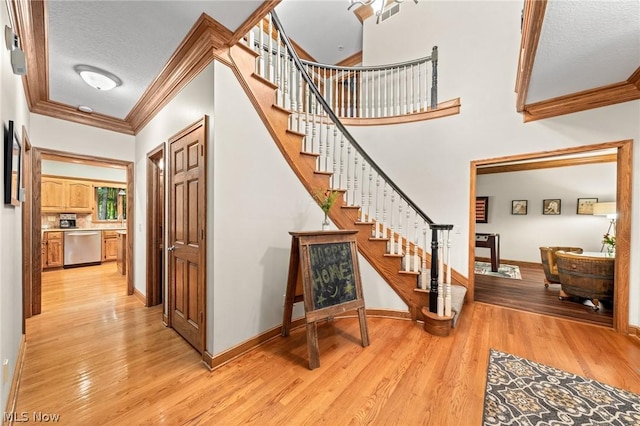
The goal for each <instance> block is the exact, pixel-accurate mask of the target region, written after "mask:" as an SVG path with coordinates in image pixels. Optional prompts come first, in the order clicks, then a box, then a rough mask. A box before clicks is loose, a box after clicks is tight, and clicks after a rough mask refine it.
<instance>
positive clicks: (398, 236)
mask: <svg viewBox="0 0 640 426" xmlns="http://www.w3.org/2000/svg"><path fill="white" fill-rule="evenodd" d="M278 28H280V25H279V22H278V21H277V17H276V16H275V14H274V16H272V17H271V16H269V15H268V16H267V18H265V20H263V22H262V23H261V24H260V25H259V28H256V29H254V30H252V32H251V33H250V34H249V35H248V36H247V37H246V39H245V43H246V44H243V43H239V44H237V45H235V46H233V47H231V48H230V49H229V51H228V58H226V59H228V64H229V65H230V66H231V68H232V69H233V71H234V73H235V74H236V76H237V77H238V80H239V81H240V84H241V85H242V87H243V88H244V90H245V92H246V93H247V95H248V97H249V99H250V100H251V102H252V103H253V105H254V107H255V109H256V111H257V112H258V114H259V116H260V117H261V119H262V120H263V122H264V123H265V125H266V128H267V130H268V131H269V133H270V134H271V136H272V137H273V140H274V141H275V142H276V145H277V146H278V148H279V149H280V151H281V152H282V154H283V156H284V158H285V159H286V161H287V162H288V163H289V165H290V167H291V169H292V170H293V171H294V172H295V174H296V175H297V176H298V178H299V179H300V181H301V182H302V184H303V185H304V186H305V187H306V188H307V190H308V191H309V193H310V194H312V195H313V194H315V193H317V192H318V191H319V190H320V191H322V192H324V191H325V190H326V189H334V190H338V191H341V192H342V193H343V196H342V197H339V200H338V201H337V202H336V203H334V205H333V206H332V207H331V209H330V210H329V217H330V218H331V220H332V221H333V223H334V224H335V225H336V226H337V227H338V228H340V229H356V230H358V233H357V243H358V249H359V251H360V253H361V254H362V255H363V256H364V257H365V259H367V260H368V261H369V263H370V264H371V265H372V266H373V268H374V269H375V270H376V271H377V272H378V273H379V274H380V275H381V276H382V277H383V278H384V279H385V280H386V282H387V283H388V284H389V285H390V286H391V288H392V289H393V290H394V291H395V292H396V293H397V294H398V296H399V297H400V298H401V299H402V300H403V301H404V302H405V303H406V304H407V306H408V308H409V314H410V317H411V319H412V320H424V318H425V317H424V314H423V312H422V308H424V307H429V305H430V296H431V305H432V306H433V305H434V303H433V301H434V300H435V297H434V296H435V291H434V290H435V289H437V286H438V283H437V282H436V281H434V274H432V271H431V270H430V268H431V255H430V253H429V248H431V250H432V251H433V250H434V248H435V249H436V250H439V252H441V251H443V250H444V251H447V252H448V248H449V247H450V240H449V239H448V234H447V233H445V232H442V233H440V237H439V241H437V242H435V245H434V242H433V241H430V240H428V239H427V235H428V230H430V229H431V227H432V226H435V225H434V223H433V221H432V220H431V219H430V218H429V217H428V216H427V215H426V214H424V213H423V212H422V211H421V210H420V209H419V208H418V207H417V206H416V205H415V204H414V203H413V202H411V200H410V199H409V198H408V197H407V196H406V195H405V194H404V193H403V192H402V191H401V190H400V188H398V187H397V186H396V185H395V184H394V183H393V182H392V181H391V180H390V179H389V178H388V177H387V176H386V175H385V174H384V172H383V171H382V170H380V168H379V167H378V166H377V165H376V164H375V163H374V162H373V160H371V158H369V157H368V155H367V154H366V152H364V150H362V148H361V147H360V146H359V145H358V144H357V142H356V141H355V140H354V139H353V137H352V136H351V135H350V134H349V132H348V131H347V130H346V129H345V128H344V126H343V125H342V123H341V122H340V120H339V119H338V118H337V117H336V116H335V114H334V113H333V111H332V110H331V107H329V105H328V104H327V102H326V101H325V100H324V98H323V97H322V95H321V94H320V92H319V90H318V88H317V87H316V86H315V84H314V83H313V81H312V80H311V78H310V77H309V76H308V75H307V74H306V71H304V66H303V65H302V64H301V63H300V60H299V59H298V57H297V56H296V55H295V53H294V51H293V49H292V47H291V44H290V43H289V41H288V39H287V38H286V36H285V35H284V34H283V33H281V31H279V30H278ZM220 59H221V60H223V61H225V62H226V59H225V58H224V57H221V58H220ZM325 77H326V76H325ZM447 226H449V225H447ZM449 229H450V228H449ZM434 235H435V234H434ZM432 239H433V238H432ZM447 245H448V246H449V247H447ZM440 259H442V256H440ZM447 263H448V262H447ZM436 270H439V271H440V274H439V275H438V274H436V276H440V281H442V278H443V277H444V276H445V275H447V276H448V277H450V282H451V283H452V285H451V286H450V288H449V294H450V295H451V296H452V299H451V302H450V303H451V307H452V310H453V312H452V314H453V315H452V316H453V319H452V325H455V322H456V321H457V319H458V316H459V314H460V311H461V309H462V305H463V303H464V297H465V294H466V287H464V285H463V284H464V283H466V278H465V277H463V276H461V275H460V274H458V273H457V272H456V271H453V270H452V269H451V268H450V267H447V269H446V270H447V273H446V274H445V272H444V270H445V269H444V268H443V264H440V265H439V268H436ZM429 277H430V278H429ZM436 279H437V278H436ZM429 284H430V286H429ZM442 288H444V287H441V289H442ZM440 294H442V290H441V293H440ZM434 308H435V307H434ZM432 312H434V309H432Z"/></svg>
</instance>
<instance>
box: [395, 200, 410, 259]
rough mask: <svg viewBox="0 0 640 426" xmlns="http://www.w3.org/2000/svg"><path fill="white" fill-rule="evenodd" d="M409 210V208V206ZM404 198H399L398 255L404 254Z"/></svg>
mask: <svg viewBox="0 0 640 426" xmlns="http://www.w3.org/2000/svg"><path fill="white" fill-rule="evenodd" d="M407 208H409V206H407ZM402 237H403V235H402V198H400V197H399V198H398V253H397V254H402Z"/></svg>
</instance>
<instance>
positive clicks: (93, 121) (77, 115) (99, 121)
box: [31, 101, 134, 135]
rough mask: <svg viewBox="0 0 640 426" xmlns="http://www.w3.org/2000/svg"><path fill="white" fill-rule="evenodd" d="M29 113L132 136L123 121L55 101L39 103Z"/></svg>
mask: <svg viewBox="0 0 640 426" xmlns="http://www.w3.org/2000/svg"><path fill="white" fill-rule="evenodd" d="M31 112H32V113H34V114H42V115H46V116H49V117H53V118H57V119H60V120H66V121H72V122H75V123H79V124H84V125H87V126H93V127H99V128H101V129H105V130H111V131H114V132H118V133H124V134H127V135H133V134H134V132H133V129H132V128H131V124H129V123H128V122H127V121H125V120H122V119H120V118H115V117H111V116H108V115H104V114H99V113H95V112H94V113H91V114H87V113H86V112H82V111H78V110H77V109H76V108H73V107H70V106H69V105H65V104H61V103H59V102H55V101H40V102H38V103H36V104H35V105H33V106H32V107H31Z"/></svg>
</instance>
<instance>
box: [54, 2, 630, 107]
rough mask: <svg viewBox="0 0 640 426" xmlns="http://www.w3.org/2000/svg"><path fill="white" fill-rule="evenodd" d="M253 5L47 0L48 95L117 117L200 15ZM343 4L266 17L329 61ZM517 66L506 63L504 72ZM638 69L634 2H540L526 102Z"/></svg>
mask: <svg viewBox="0 0 640 426" xmlns="http://www.w3.org/2000/svg"><path fill="white" fill-rule="evenodd" d="M419 1H448V0H419ZM512 1H516V0H512ZM261 4H262V1H261V0H255V1H249V0H236V1H222V0H206V1H205V0H201V1H177V0H162V1H151V0H146V1H116V0H99V1H96V0H91V1H89V0H73V1H70V0H49V1H48V13H49V23H48V24H49V26H48V39H49V46H48V50H49V51H48V59H49V98H50V99H51V100H52V101H56V102H60V103H63V104H67V105H70V106H72V107H74V108H76V107H77V106H79V105H87V106H89V107H91V108H93V110H94V111H96V112H99V113H102V114H106V115H110V116H113V117H116V118H121V119H124V118H125V117H126V116H127V114H128V113H129V112H130V110H131V108H132V107H133V106H134V105H135V104H136V102H137V101H138V99H140V96H141V95H142V94H143V93H144V91H145V90H146V89H147V87H148V86H149V84H150V83H151V82H152V81H153V79H154V78H155V77H156V76H157V75H158V74H159V73H160V71H161V70H162V68H163V67H164V65H165V64H166V62H167V60H168V59H169V58H170V57H171V55H172V54H173V52H174V51H175V50H176V48H177V47H178V45H179V44H180V42H181V41H182V40H183V38H184V37H185V36H186V34H187V32H188V31H189V29H190V28H191V27H192V26H193V24H194V23H195V22H196V20H197V19H198V17H199V16H200V14H201V13H203V12H204V13H207V14H208V15H210V16H211V17H212V18H214V19H215V20H217V21H218V22H220V23H222V24H223V25H225V26H226V27H227V28H229V29H230V30H231V31H234V30H235V29H236V28H237V27H238V26H239V25H241V24H242V23H243V22H244V21H245V20H246V19H247V18H248V17H249V16H250V15H251V13H252V12H253V11H254V10H255V9H256V8H258V7H259V6H260V5H261ZM348 5H349V1H348V0H283V1H282V2H281V3H280V4H279V5H278V6H277V8H276V12H277V13H278V16H279V17H280V19H281V21H282V23H283V26H284V27H285V29H286V31H287V34H288V35H289V36H290V37H291V38H292V39H293V40H295V41H296V42H297V43H298V44H299V45H300V46H301V47H302V48H303V49H305V50H306V51H307V52H308V53H309V54H310V55H312V56H313V57H314V58H315V59H317V60H318V61H320V62H324V63H330V64H334V63H336V62H339V61H341V60H342V59H345V58H346V57H348V56H350V55H352V54H353V53H356V52H358V51H360V50H361V46H362V26H361V24H360V22H359V21H358V19H357V18H356V17H355V16H354V14H353V13H352V11H347V10H346V9H347V7H348ZM380 25H384V22H383V23H381V24H380ZM339 46H342V49H340V48H339ZM517 61H518V58H513V63H514V67H515V66H516V64H517ZM77 64H87V65H92V66H96V67H99V68H103V69H105V70H107V71H109V72H111V73H113V74H115V75H117V76H118V77H119V78H120V79H121V80H122V81H123V84H122V86H120V87H117V88H115V89H113V90H112V91H109V92H100V91H97V90H95V89H93V88H91V87H89V86H87V85H86V84H85V83H84V82H83V81H82V80H81V79H80V77H79V75H78V74H77V73H76V72H75V71H74V70H73V67H74V66H75V65H77ZM638 65H640V0H579V1H573V0H549V2H548V5H547V10H546V13H545V18H544V22H543V28H542V33H541V39H540V43H539V46H538V50H537V55H536V59H535V63H534V67H533V73H532V77H531V83H530V87H529V91H528V97H527V103H531V102H534V101H539V100H543V99H548V98H552V97H556V96H560V95H564V94H568V93H573V92H576V91H581V90H585V89H590V88H594V87H598V86H602V85H605V84H611V83H617V82H620V81H623V80H626V79H627V78H628V77H629V76H630V75H631V74H632V73H633V71H634V70H635V69H636V68H637V67H638ZM514 107H515V106H514Z"/></svg>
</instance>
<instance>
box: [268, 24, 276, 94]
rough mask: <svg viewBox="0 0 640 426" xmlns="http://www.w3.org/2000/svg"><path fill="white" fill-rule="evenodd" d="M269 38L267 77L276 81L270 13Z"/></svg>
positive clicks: (271, 80)
mask: <svg viewBox="0 0 640 426" xmlns="http://www.w3.org/2000/svg"><path fill="white" fill-rule="evenodd" d="M267 38H268V39H269V51H268V54H269V56H267V58H269V61H268V63H267V78H268V79H269V81H270V82H272V83H273V82H274V78H273V21H271V15H269V33H268V34H267Z"/></svg>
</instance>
